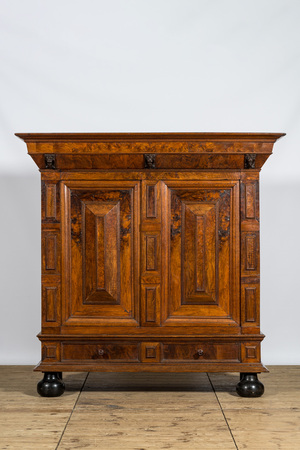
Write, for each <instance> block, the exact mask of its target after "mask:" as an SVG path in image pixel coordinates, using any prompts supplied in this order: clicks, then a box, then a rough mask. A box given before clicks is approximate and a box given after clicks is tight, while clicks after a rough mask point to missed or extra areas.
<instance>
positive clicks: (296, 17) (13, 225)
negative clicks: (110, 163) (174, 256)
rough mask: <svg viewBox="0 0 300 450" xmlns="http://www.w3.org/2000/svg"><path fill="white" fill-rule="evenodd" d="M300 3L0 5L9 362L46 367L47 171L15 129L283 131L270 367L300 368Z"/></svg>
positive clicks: (268, 218) (265, 209) (265, 282)
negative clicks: (42, 335)
mask: <svg viewBox="0 0 300 450" xmlns="http://www.w3.org/2000/svg"><path fill="white" fill-rule="evenodd" d="M299 22H300V2H299V1H297V0H294V1H291V0H281V1H276V0H275V1H274V0H251V1H250V0H248V1H242V0H226V1H224V0H223V1H222V0H207V1H204V0H177V1H175V0H151V1H145V0H144V1H142V0H131V1H130V0H126V1H125V0H123V1H122V0H110V1H108V0H84V1H83V0H80V1H75V0H51V2H50V1H49V2H44V1H38V0H26V2H24V1H21V0H1V18H0V52H1V60H0V61H1V65H0V80H1V83H0V89H1V92H0V94H1V97H0V98H1V101H0V111H1V113H0V114H1V120H0V175H1V186H0V195H1V213H2V217H1V218H2V220H1V222H0V223H1V232H0V239H1V244H0V245H1V246H0V248H1V256H0V257H1V268H0V269H1V270H0V275H1V280H0V286H1V301H0V306H1V313H0V364H8V363H11V364H23V363H30V364H34V363H37V362H38V361H39V357H40V350H39V348H40V347H39V342H38V340H37V339H36V338H35V334H36V333H37V332H39V330H40V284H39V283H40V225H39V220H40V197H39V173H38V170H37V167H36V166H35V164H34V163H33V161H32V160H31V158H30V157H29V156H27V155H26V147H25V144H24V143H23V142H21V141H20V140H18V139H17V138H16V137H14V135H13V133H15V132H64V131H65V132H67V131H69V132H71V131H74V132H76V131H86V132H88V131H99V132H101V131H248V132H250V131H270V132H286V133H287V136H286V137H285V138H283V139H281V140H280V141H279V142H278V143H277V144H275V148H274V150H275V152H274V155H273V156H272V157H271V158H270V159H269V160H268V161H267V163H266V165H265V166H264V168H263V170H262V177H261V213H262V214H261V273H262V291H261V303H262V307H261V323H262V331H263V332H264V333H265V334H266V335H267V338H266V339H265V341H264V343H263V361H264V362H265V363H266V364H300V345H299V343H300V327H299V315H300V296H299V278H300V277H299V269H300V267H299V254H300V244H299V223H300V213H299V197H300V176H299V175H300V169H299V167H300V156H299V155H300V150H299V147H298V139H299V138H298V133H299V130H300V83H299V80H300V57H299V56H300V55H299V45H300V27H299Z"/></svg>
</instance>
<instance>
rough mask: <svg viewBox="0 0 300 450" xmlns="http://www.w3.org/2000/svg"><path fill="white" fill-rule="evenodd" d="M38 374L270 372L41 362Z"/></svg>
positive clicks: (245, 367)
mask: <svg viewBox="0 0 300 450" xmlns="http://www.w3.org/2000/svg"><path fill="white" fill-rule="evenodd" d="M34 371H36V372H58V371H60V372H166V373H172V372H182V373H184V372H199V373H203V372H247V373H248V372H249V373H261V372H269V371H268V369H267V368H266V367H265V366H264V365H263V364H242V363H231V364H225V363H224V364H223V363H198V364H197V363H196V364H185V365H182V364H178V363H175V364H169V363H168V364H163V363H159V364H158V363H153V364H149V363H139V364H130V365H125V364H121V363H111V364H82V363H77V364H75V363H73V364H66V363H57V364H47V363H42V362H40V363H39V364H38V365H37V366H36V367H35V368H34Z"/></svg>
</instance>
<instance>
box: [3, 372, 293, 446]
mask: <svg viewBox="0 0 300 450" xmlns="http://www.w3.org/2000/svg"><path fill="white" fill-rule="evenodd" d="M269 369H270V373H269V374H262V375H260V379H261V380H262V381H263V383H264V384H265V389H266V392H265V394H264V396H263V397H261V398H258V399H244V398H241V397H238V396H237V395H236V393H235V385H236V383H237V382H238V375H237V374H147V373H140V374H131V373H130V374H126V373H123V374H118V373H117V374H110V373H103V374H101V373H90V374H86V373H77V374H76V373H69V374H64V381H65V383H66V392H65V393H64V395H63V396H62V397H58V398H41V397H39V396H38V394H37V393H36V383H37V381H38V380H39V379H40V378H41V374H39V373H36V372H32V367H31V366H0V448H1V449H24V450H26V449H28V450H31V449H53V450H56V449H60V450H71V449H101V450H152V449H172V450H173V449H174V450H184V449H187V450H192V449H203V450H209V449H223V450H231V449H233V450H234V449H250V450H251V449H259V450H265V449H286V450H293V449H297V450H299V449H300V366H273V367H269Z"/></svg>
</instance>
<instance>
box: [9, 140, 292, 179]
mask: <svg viewBox="0 0 300 450" xmlns="http://www.w3.org/2000/svg"><path fill="white" fill-rule="evenodd" d="M16 136H17V137H19V138H21V139H23V140H24V141H25V142H26V144H27V148H28V153H29V154H30V156H31V157H32V158H33V160H34V161H35V163H36V164H37V165H38V167H39V168H40V169H41V170H57V171H65V170H94V169H95V170H152V169H154V170H157V169H164V170H166V169H167V170H178V169H195V170H213V169H220V170H223V169H225V170H226V169H228V170H243V169H247V170H249V169H250V170H253V169H255V170H259V169H260V168H261V167H262V166H263V164H264V163H265V161H266V160H267V158H268V157H269V156H270V155H271V153H272V149H273V145H274V143H275V141H276V140H277V139H279V138H280V137H282V136H284V134H283V133H26V134H22V133H17V134H16ZM150 160H151V161H152V162H151V164H149V161H150Z"/></svg>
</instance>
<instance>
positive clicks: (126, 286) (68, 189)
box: [63, 181, 139, 326]
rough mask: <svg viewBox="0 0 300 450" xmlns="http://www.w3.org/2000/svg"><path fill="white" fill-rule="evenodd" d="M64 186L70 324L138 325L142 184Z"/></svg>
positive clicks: (66, 298) (66, 302)
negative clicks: (139, 223)
mask: <svg viewBox="0 0 300 450" xmlns="http://www.w3.org/2000/svg"><path fill="white" fill-rule="evenodd" d="M63 190H64V201H65V207H64V211H65V217H64V221H63V239H64V243H63V261H64V265H65V271H64V273H65V277H64V280H63V282H64V307H65V320H66V322H65V323H66V324H76V325H78V324H80V325H82V324H86V323H90V324H97V323H101V325H106V324H107V325H133V326H137V323H138V322H137V319H136V318H137V314H138V297H137V296H138V286H137V282H138V272H139V270H138V259H139V257H138V241H139V237H138V220H139V217H138V214H139V207H138V201H139V196H138V191H139V186H138V183H133V182H129V183H128V182H122V183H120V182H107V183H105V182H103V184H101V185H99V184H98V183H97V182H88V183H87V182H84V181H82V182H70V183H68V184H65V185H64V186H63Z"/></svg>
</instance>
